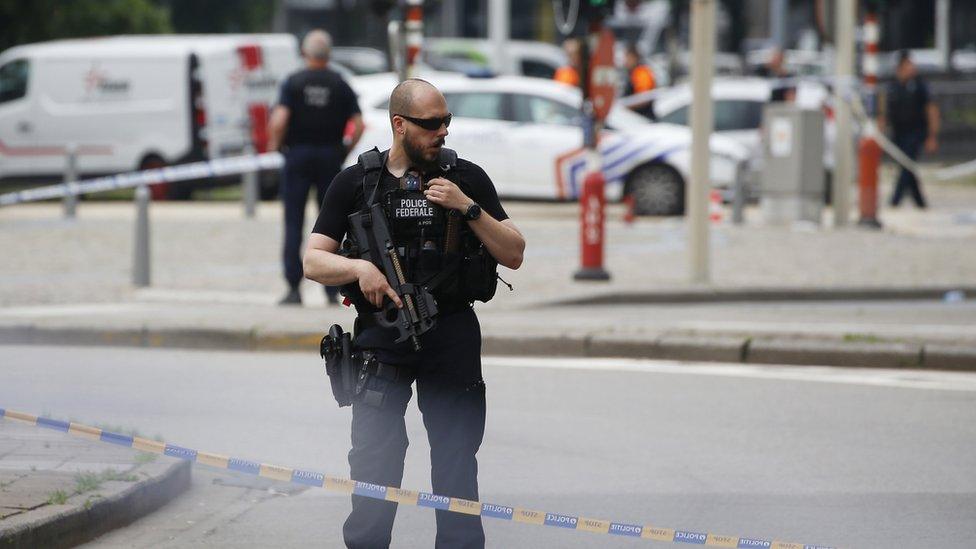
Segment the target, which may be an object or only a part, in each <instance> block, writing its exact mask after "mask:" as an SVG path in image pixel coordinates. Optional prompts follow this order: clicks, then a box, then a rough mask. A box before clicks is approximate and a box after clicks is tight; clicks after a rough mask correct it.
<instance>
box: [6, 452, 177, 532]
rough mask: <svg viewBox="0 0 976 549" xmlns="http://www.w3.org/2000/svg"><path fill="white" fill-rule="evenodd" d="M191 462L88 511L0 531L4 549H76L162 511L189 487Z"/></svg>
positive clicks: (71, 511)
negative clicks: (65, 548) (42, 548)
mask: <svg viewBox="0 0 976 549" xmlns="http://www.w3.org/2000/svg"><path fill="white" fill-rule="evenodd" d="M190 470H191V467H190V462H188V461H182V460H180V461H177V462H175V463H173V464H171V465H170V466H169V467H167V468H166V470H165V471H164V472H163V473H162V474H160V475H157V476H154V477H151V478H148V479H145V480H141V481H139V482H137V483H136V484H135V485H133V486H131V487H129V488H127V489H125V490H123V491H121V492H119V493H117V494H114V495H112V496H109V497H107V498H104V499H100V500H98V501H97V502H95V503H94V504H92V505H91V506H90V507H88V508H87V509H86V508H85V507H83V506H75V507H74V508H72V509H68V510H66V511H64V512H61V513H57V514H54V515H51V516H47V517H43V518H39V519H36V520H34V521H31V522H27V523H24V524H19V525H17V526H15V527H13V528H10V529H7V530H3V531H0V547H2V548H3V549H21V548H23V549H27V548H31V547H52V548H58V547H73V546H75V545H79V544H81V543H84V542H86V541H90V540H92V539H95V538H97V537H98V536H100V535H102V534H105V533H106V532H109V531H111V530H114V529H116V528H120V527H122V526H125V525H127V524H130V523H132V522H134V521H135V520H136V519H139V518H142V517H143V516H145V515H148V514H149V513H151V512H153V511H155V510H156V509H159V508H160V507H162V506H163V505H164V504H166V503H168V502H169V501H170V500H172V499H173V498H175V497H176V496H178V495H180V494H181V493H183V492H184V491H185V490H186V489H187V488H189V487H190Z"/></svg>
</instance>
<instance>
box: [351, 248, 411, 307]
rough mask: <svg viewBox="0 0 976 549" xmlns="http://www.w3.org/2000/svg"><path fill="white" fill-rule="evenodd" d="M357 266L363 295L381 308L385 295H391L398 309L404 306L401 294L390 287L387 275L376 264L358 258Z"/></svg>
mask: <svg viewBox="0 0 976 549" xmlns="http://www.w3.org/2000/svg"><path fill="white" fill-rule="evenodd" d="M356 266H357V269H356V271H357V273H358V274H359V289H361V290H362V291H363V295H364V296H366V299H368V300H369V302H370V303H372V304H373V305H374V306H376V308H377V309H380V308H382V307H383V297H384V296H385V297H389V298H390V300H391V301H393V303H394V304H395V305H396V306H397V308H398V309H401V308H403V302H402V301H400V296H398V295H397V293H396V292H395V291H394V290H393V288H391V287H390V283H389V282H387V280H386V276H384V275H383V273H381V272H380V270H379V269H377V268H376V265H373V264H372V263H370V262H369V261H366V260H362V259H360V260H357V262H356Z"/></svg>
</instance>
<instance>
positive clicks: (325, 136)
mask: <svg viewBox="0 0 976 549" xmlns="http://www.w3.org/2000/svg"><path fill="white" fill-rule="evenodd" d="M331 51H332V38H331V37H330V36H329V34H328V33H327V32H325V31H323V30H319V29H316V30H312V31H309V33H308V34H306V35H305V38H304V40H302V56H303V57H304V58H305V64H306V68H305V69H303V70H301V71H298V72H296V73H295V74H292V75H291V76H289V77H288V79H287V80H285V82H284V84H282V86H281V97H280V98H279V100H278V104H277V105H276V106H275V108H274V110H273V111H272V113H271V122H270V136H269V137H270V139H269V143H268V145H269V148H270V149H271V150H277V149H279V148H280V149H281V151H282V154H283V155H284V157H285V168H284V171H283V172H282V182H281V200H282V203H283V204H284V213H285V241H284V246H283V248H282V261H283V263H284V272H285V280H286V281H287V282H288V293H287V294H286V295H285V297H284V299H282V300H281V304H282V305H300V304H301V302H302V297H301V293H299V291H298V285H299V283H300V282H301V281H302V258H301V255H300V252H301V248H302V233H303V232H304V224H305V204H306V203H307V202H308V192H309V190H310V189H311V188H312V187H314V188H315V191H316V196H317V203H318V204H321V203H322V199H323V197H324V196H325V192H326V189H328V187H329V182H330V181H332V178H334V177H335V176H336V174H337V173H339V170H340V169H342V162H343V161H344V160H345V158H346V153H347V152H348V151H349V150H350V149H351V148H352V147H354V146H355V145H356V142H357V141H358V140H359V137H360V136H361V135H362V133H363V122H362V116H361V114H360V110H359V104H358V103H357V101H356V95H355V94H354V93H353V91H352V89H351V88H350V87H349V85H348V84H346V82H345V81H344V80H343V79H342V77H341V76H339V73H337V72H335V71H333V70H331V69H330V68H329V66H328V65H329V55H330V53H331ZM350 123H351V126H352V133H351V134H350V135H348V136H344V132H345V129H346V126H347V125H348V124H350ZM338 293H339V289H338V288H335V287H328V286H327V287H326V297H327V298H328V301H329V302H330V303H336V302H338V297H337V296H338Z"/></svg>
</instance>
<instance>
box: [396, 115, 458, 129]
mask: <svg viewBox="0 0 976 549" xmlns="http://www.w3.org/2000/svg"><path fill="white" fill-rule="evenodd" d="M393 116H399V117H400V118H402V119H404V120H409V121H410V122H413V123H414V124H416V125H418V126H420V127H421V128H423V129H425V130H427V131H430V132H433V131H437V130H439V129H441V124H443V125H444V127H445V128H446V127H448V126H450V125H451V117H452V116H453V115H452V114H451V113H447V116H445V117H437V118H414V117H412V116H407V115H404V114H394V115H393Z"/></svg>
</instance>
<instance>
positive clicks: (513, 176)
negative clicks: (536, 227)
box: [347, 73, 748, 215]
mask: <svg viewBox="0 0 976 549" xmlns="http://www.w3.org/2000/svg"><path fill="white" fill-rule="evenodd" d="M418 76H419V77H421V78H424V79H425V80H428V81H430V82H431V83H432V84H434V85H435V86H437V87H438V89H440V90H441V92H442V93H443V94H444V97H445V98H446V99H447V103H448V109H449V110H450V111H451V113H453V115H454V118H453V121H452V123H451V127H450V129H449V131H450V135H449V136H448V137H447V146H448V147H451V148H453V149H455V150H457V151H458V152H459V154H460V155H461V156H462V157H464V158H466V159H468V160H471V161H472V162H475V163H477V164H479V165H480V166H481V167H482V168H484V169H485V171H486V172H487V173H488V175H489V176H490V177H491V178H492V181H493V182H494V183H495V187H496V188H497V189H498V193H499V195H500V196H502V197H505V198H528V199H555V200H574V199H576V198H577V197H578V196H579V193H580V190H581V189H582V183H583V177H584V176H585V174H586V171H587V153H586V151H585V150H584V149H583V148H582V132H581V131H580V130H579V126H580V119H579V105H580V94H579V90H577V89H574V88H572V87H569V86H565V85H563V84H559V83H556V82H551V81H547V80H541V79H538V78H529V77H521V76H502V77H494V78H469V77H466V76H463V75H457V74H452V73H424V74H419V75H418ZM396 82H397V79H396V77H395V76H394V75H392V74H382V75H369V76H362V77H357V78H354V79H352V80H351V81H350V84H351V86H352V87H353V89H354V90H355V91H356V92H357V94H359V101H360V108H361V109H362V110H363V118H364V120H365V123H366V130H365V132H364V134H363V137H362V139H361V140H360V142H359V145H358V146H357V148H356V150H354V151H352V154H350V155H349V157H348V159H347V163H348V164H352V163H353V162H355V161H356V158H357V156H358V154H359V153H360V152H363V151H365V150H367V149H370V148H372V147H374V146H377V147H379V148H380V149H381V150H382V149H384V148H387V147H389V146H390V144H391V140H392V137H391V132H390V121H389V114H388V102H389V95H390V92H391V91H392V89H393V87H394V86H395V85H396ZM710 145H711V153H712V154H711V179H712V181H711V183H712V185H713V186H714V187H718V188H730V187H732V186H733V184H734V182H735V179H736V178H737V177H745V174H746V170H745V161H746V160H747V158H748V151H747V150H746V149H745V148H744V147H742V146H741V145H739V144H737V143H736V142H735V141H733V140H731V139H727V138H724V137H722V136H712V139H711V143H710ZM599 152H600V157H601V160H602V166H603V168H602V169H603V173H604V176H605V179H606V181H607V187H606V194H607V199H608V200H611V201H614V200H621V199H622V198H623V197H624V196H625V195H628V194H632V195H633V196H634V199H635V210H636V213H638V214H644V215H680V214H682V213H683V212H684V208H685V195H686V192H685V187H686V185H687V182H688V181H689V180H690V174H691V132H690V130H689V129H688V128H686V127H682V126H679V125H675V124H657V123H651V122H650V121H648V120H647V119H645V118H643V117H641V116H639V115H636V114H634V113H632V112H630V111H628V110H627V109H624V108H617V107H615V108H613V109H612V110H611V112H610V115H609V116H608V118H607V121H606V125H605V131H604V132H603V133H602V134H601V137H600V144H599Z"/></svg>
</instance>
